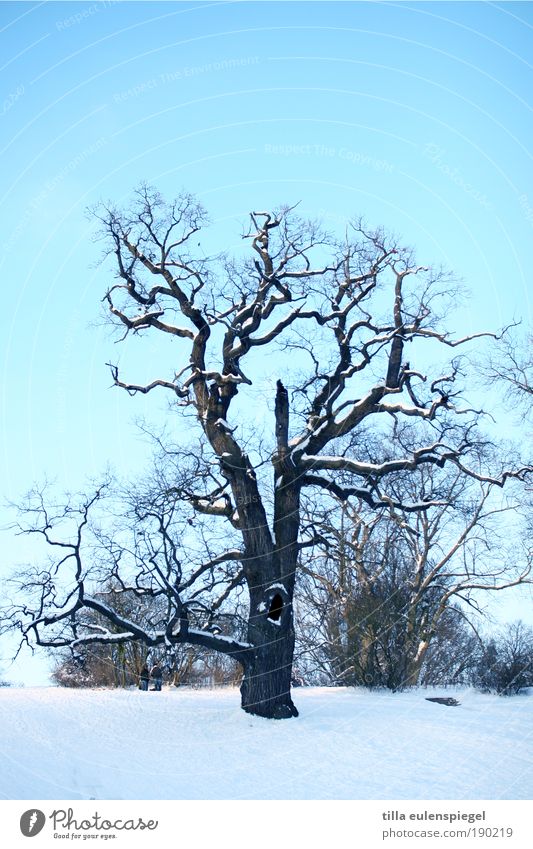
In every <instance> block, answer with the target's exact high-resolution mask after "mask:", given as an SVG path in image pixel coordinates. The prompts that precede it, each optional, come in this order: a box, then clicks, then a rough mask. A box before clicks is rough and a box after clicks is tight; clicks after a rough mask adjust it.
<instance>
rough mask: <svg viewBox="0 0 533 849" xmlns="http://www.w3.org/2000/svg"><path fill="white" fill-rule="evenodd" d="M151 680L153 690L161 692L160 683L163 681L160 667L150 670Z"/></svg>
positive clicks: (156, 666)
mask: <svg viewBox="0 0 533 849" xmlns="http://www.w3.org/2000/svg"><path fill="white" fill-rule="evenodd" d="M151 675H152V678H153V681H154V690H157V691H158V692H159V691H160V690H161V682H162V680H163V672H162V669H161V667H160V666H158V665H157V663H156V665H155V666H154V667H153V668H152V673H151Z"/></svg>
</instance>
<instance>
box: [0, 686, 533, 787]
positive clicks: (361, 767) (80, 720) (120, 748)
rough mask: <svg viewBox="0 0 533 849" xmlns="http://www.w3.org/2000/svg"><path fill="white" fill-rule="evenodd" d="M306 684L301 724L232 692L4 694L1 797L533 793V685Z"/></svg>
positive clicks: (0, 695) (0, 701)
mask: <svg viewBox="0 0 533 849" xmlns="http://www.w3.org/2000/svg"><path fill="white" fill-rule="evenodd" d="M433 695H450V691H448V692H445V693H443V692H442V691H429V690H417V691H413V692H408V693H398V694H393V693H389V692H377V693H369V692H366V691H364V690H359V691H358V690H349V689H324V688H309V689H307V688H302V689H298V690H296V691H295V693H294V698H295V702H296V703H297V705H298V708H299V710H300V717H299V719H296V720H284V721H279V722H276V721H269V720H265V719H260V718H257V717H251V716H248V715H247V714H245V713H243V712H242V711H241V710H240V708H239V693H238V691H237V690H189V689H180V690H176V689H173V690H168V689H164V690H163V692H162V693H154V692H148V693H142V692H140V691H138V690H129V691H122V690H104V689H100V690H90V691H87V690H77V691H76V690H66V689H60V688H52V687H50V688H28V689H11V688H9V689H1V690H0V761H1V762H2V769H1V770H0V798H3V799H91V798H94V799H376V800H377V799H531V798H532V797H533V691H530V693H529V694H528V695H523V696H518V697H515V698H499V697H497V696H489V695H482V694H479V693H476V692H473V691H471V690H460V691H454V692H453V694H452V695H454V696H455V697H456V698H457V699H458V700H459V701H460V702H461V704H460V706H459V707H445V706H443V705H439V704H434V703H431V702H428V701H426V700H425V697H426V696H433Z"/></svg>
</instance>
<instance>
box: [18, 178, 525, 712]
mask: <svg viewBox="0 0 533 849" xmlns="http://www.w3.org/2000/svg"><path fill="white" fill-rule="evenodd" d="M98 218H99V221H100V224H101V228H102V234H103V237H104V239H105V240H106V244H107V255H108V257H110V258H112V259H113V260H114V263H115V265H116V273H117V280H116V282H115V283H113V285H110V286H109V287H108V289H107V292H106V294H105V297H104V303H105V304H106V306H107V308H108V310H109V314H110V316H111V318H112V319H113V321H114V322H115V323H116V324H117V326H118V327H119V328H121V331H122V338H124V337H127V336H129V335H132V334H135V335H144V334H146V333H155V332H157V333H158V334H162V335H164V336H165V337H168V338H169V339H170V340H173V342H174V343H175V355H174V359H175V361H177V362H178V363H179V365H178V366H177V367H176V368H175V370H173V371H172V370H171V371H170V374H169V373H168V371H167V370H165V371H164V373H162V374H159V375H154V376H152V377H151V378H150V379H148V380H147V381H146V382H139V381H137V382H136V381H132V380H131V379H129V377H127V376H123V374H122V373H121V372H120V371H119V368H118V367H117V365H115V364H111V372H112V375H113V380H114V383H115V385H116V386H117V387H121V388H122V389H124V390H125V391H127V392H128V393H129V394H131V395H135V394H137V393H143V394H146V393H150V392H152V391H154V390H156V389H163V390H164V391H165V392H168V393H170V394H169V397H170V399H171V400H172V404H173V408H174V410H175V412H176V414H179V415H181V416H182V417H183V419H184V421H185V423H186V425H187V427H188V428H189V430H190V432H191V433H192V432H193V431H194V428H196V431H195V432H196V433H197V438H198V441H197V442H191V443H190V445H189V447H187V446H185V445H184V444H182V446H181V450H182V455H183V454H187V453H188V455H190V456H189V459H190V462H189V464H188V465H187V463H186V464H185V466H186V468H185V469H184V470H182V471H181V472H180V473H179V474H177V476H176V479H175V480H168V479H164V486H163V487H162V489H161V490H160V491H159V493H157V494H156V495H153V497H152V498H151V499H148V501H147V502H146V510H145V513H143V512H142V511H140V512H139V521H140V522H150V523H151V531H150V533H149V535H148V537H144V538H143V539H141V538H139V535H138V534H137V537H136V545H135V546H134V547H133V549H132V551H130V553H129V554H128V556H126V555H125V554H124V553H122V548H121V547H120V546H117V547H116V550H114V549H113V547H112V546H111V547H108V552H110V553H113V550H114V551H115V561H116V562H115V563H114V564H113V567H112V571H113V574H114V576H115V579H116V580H117V582H119V581H122V582H123V586H124V590H125V591H129V590H130V589H131V588H133V589H134V590H135V591H137V592H138V593H141V594H142V593H147V592H149V593H152V594H159V593H160V594H162V595H165V597H166V603H167V611H166V621H165V626H164V628H158V627H153V628H147V627H144V626H142V625H141V624H139V623H137V622H131V621H129V620H125V619H123V618H122V617H121V616H120V614H119V613H118V612H117V611H116V610H114V609H113V608H112V607H111V606H109V605H106V604H103V603H102V602H101V601H100V600H98V599H97V598H96V596H95V595H94V593H92V594H91V593H90V592H89V590H88V584H87V580H88V579H86V577H85V568H84V563H83V558H82V556H81V544H80V539H81V536H82V533H83V529H84V528H85V526H86V523H87V514H88V512H89V511H90V510H91V502H90V500H87V501H86V502H85V503H84V505H82V507H81V508H79V509H80V511H81V512H80V513H79V517H80V522H79V526H78V529H77V530H76V531H75V533H74V537H73V539H72V540H71V541H69V542H66V541H62V542H59V541H58V539H57V538H55V537H53V536H52V531H51V525H52V524H53V523H51V522H50V521H49V519H47V518H46V514H45V513H42V510H43V509H44V507H43V506H42V505H41V514H40V517H39V521H40V524H39V526H38V527H37V526H36V527H35V528H34V530H40V532H41V533H42V534H44V536H45V537H46V539H47V540H48V542H49V543H50V544H51V545H52V546H56V551H59V552H60V553H61V555H63V558H62V561H61V564H59V563H56V565H55V566H54V570H49V572H50V577H48V574H47V577H46V579H45V580H44V581H43V582H42V592H41V601H40V603H39V604H38V605H37V606H35V607H33V608H32V609H27V610H26V611H25V616H22V615H19V621H20V622H22V621H23V620H24V624H22V625H21V627H22V629H23V634H24V637H27V638H28V639H30V638H31V639H32V640H33V641H35V642H37V644H45V645H54V644H56V645H64V644H65V641H66V640H70V641H71V642H72V643H74V644H75V645H79V644H80V643H81V642H84V643H98V642H109V641H118V642H128V641H142V642H144V643H145V644H146V645H147V646H158V645H168V646H173V645H175V644H183V643H188V644H195V645H201V646H203V647H205V648H207V649H209V650H214V651H219V652H222V653H226V654H229V655H231V656H232V657H233V658H235V659H236V660H237V661H238V662H239V663H240V664H241V665H242V667H243V673H244V674H243V680H242V685H241V694H242V706H243V708H244V710H246V711H248V712H250V713H254V714H258V715H261V716H266V717H274V718H284V717H290V716H296V715H297V711H296V708H295V706H294V704H293V701H292V698H291V692H290V684H291V668H292V662H293V651H294V637H295V635H294V627H293V611H292V603H293V594H294V585H295V576H296V570H297V567H298V562H299V558H300V555H301V552H302V551H303V550H305V549H306V548H309V547H310V546H312V545H314V544H315V542H316V536H315V533H314V531H313V529H312V528H308V527H305V526H303V525H302V520H301V515H300V501H301V495H302V492H304V491H306V492H307V491H309V490H316V491H321V492H326V493H333V494H334V495H335V496H336V497H337V498H338V499H340V500H341V501H345V500H348V499H352V498H355V499H356V500H359V501H361V502H362V503H364V504H365V505H367V506H368V507H371V508H378V507H387V508H389V509H390V508H391V509H394V510H401V511H402V512H403V513H405V514H406V515H407V514H411V513H414V514H416V513H417V512H419V511H420V510H427V509H428V508H429V507H430V506H431V504H432V503H433V502H432V500H429V501H427V500H422V502H420V501H416V502H412V503H411V502H410V501H409V500H408V498H404V496H403V495H402V494H401V493H400V494H398V493H392V492H391V491H389V489H388V481H389V479H392V478H393V476H394V475H395V474H397V473H398V472H401V471H405V472H410V471H413V470H416V469H417V468H420V467H430V466H435V467H438V468H442V467H444V466H446V465H448V464H452V465H454V466H455V468H456V469H457V470H459V471H460V472H461V473H462V474H465V475H469V476H473V477H476V478H478V479H479V480H482V481H485V482H486V484H487V485H498V486H502V485H503V484H504V483H505V481H506V480H507V479H508V478H509V477H512V476H523V474H525V470H524V469H516V470H504V471H503V472H501V473H500V474H498V475H497V476H496V477H495V476H494V475H493V474H491V471H490V470H483V471H480V470H479V469H477V468H471V467H470V466H469V458H470V455H471V453H472V449H473V446H474V444H475V436H474V424H475V422H476V420H477V419H478V418H479V417H480V411H476V410H475V409H472V408H471V407H470V406H469V404H468V403H466V402H464V401H463V400H462V397H461V388H460V382H461V377H462V374H461V362H460V360H459V359H457V358H452V360H451V361H448V352H455V351H456V350H457V349H458V348H460V347H461V346H463V345H465V344H466V343H468V342H470V341H471V340H473V339H475V338H476V337H478V336H487V335H490V334H485V333H479V334H472V335H470V336H466V337H463V338H454V337H453V336H452V335H451V334H450V333H449V332H448V331H446V330H445V329H444V327H443V326H442V325H441V315H440V313H443V314H445V313H446V310H447V308H448V305H449V303H450V302H451V301H453V285H452V284H453V281H452V280H451V278H450V277H449V276H448V275H446V274H444V273H443V272H442V271H440V270H433V269H430V268H426V267H422V266H420V265H417V264H416V262H415V261H414V258H413V255H412V252H411V251H410V250H409V249H406V248H402V247H400V246H399V245H398V243H397V241H396V240H395V239H394V238H391V237H389V236H387V235H385V234H384V233H383V232H382V231H381V230H375V231H371V232H370V231H368V230H366V229H365V228H364V226H363V225H362V223H361V222H359V221H358V222H354V223H352V224H350V225H349V226H348V228H347V230H346V234H345V236H344V237H343V238H342V239H340V240H339V239H335V238H333V237H332V236H330V235H329V234H328V233H327V232H325V231H324V229H323V227H322V226H321V225H320V223H316V222H312V221H303V220H301V219H300V218H298V217H297V215H296V214H295V212H294V209H288V208H285V209H281V210H279V211H278V212H254V213H252V214H251V216H250V227H249V229H248V230H247V231H246V232H245V233H244V235H243V238H244V239H245V240H246V242H247V243H248V245H249V246H250V249H251V252H250V258H249V259H246V258H244V259H242V260H241V259H235V258H231V257H228V256H208V255H206V254H205V252H204V250H203V248H202V246H201V243H200V242H198V238H199V237H198V235H197V234H198V232H199V231H200V229H201V228H202V227H203V226H204V224H205V223H206V214H205V212H204V210H203V208H202V207H201V206H200V205H199V204H198V203H197V202H196V201H195V199H194V198H193V197H191V196H190V195H187V194H183V195H181V196H180V197H179V198H178V199H177V200H176V201H175V202H173V203H166V202H165V201H164V200H163V199H162V198H161V196H160V195H159V194H158V193H157V192H156V191H154V190H152V189H150V188H148V187H146V186H142V187H141V188H140V189H139V190H138V192H137V193H136V197H135V201H134V203H133V205H132V207H131V208H130V209H129V210H126V211H121V210H118V209H115V208H114V207H112V206H108V207H105V208H102V209H100V211H99V212H98ZM408 349H409V351H410V352H411V354H412V356H410V357H409V361H408V357H407V350H408ZM275 351H281V352H282V356H278V358H274V357H273V358H272V361H271V365H269V369H270V373H272V372H274V373H276V372H277V374H278V376H279V379H278V381H277V385H276V390H275V392H273V393H272V396H271V397H270V398H267V399H265V405H266V406H267V407H268V408H269V409H268V411H265V416H266V415H267V412H268V416H270V415H271V416H272V427H271V429H270V436H269V437H268V438H266V439H265V440H263V441H262V442H258V441H257V440H256V441H255V442H254V436H256V434H254V420H255V419H256V414H255V411H254V410H252V406H253V405H254V404H257V403H258V399H257V395H256V396H254V395H253V394H252V393H253V387H254V381H255V382H256V381H257V374H259V373H260V372H261V368H262V367H263V366H264V358H265V356H266V355H268V354H269V353H270V354H271V353H272V352H275ZM413 358H414V359H416V360H417V364H416V365H415V364H414V363H412V362H411V360H412V359H413ZM429 362H433V363H436V365H435V366H433V367H431V372H432V373H431V374H430V373H429V372H428V370H427V369H428V368H429V367H428V363H429ZM281 378H283V381H284V383H283V382H282V379H281ZM388 419H393V420H398V421H401V420H403V419H406V420H409V421H411V422H419V423H420V424H428V423H429V424H430V425H431V437H430V439H429V440H428V441H427V443H424V444H419V445H418V447H417V448H416V449H412V450H411V449H409V448H407V447H403V448H402V450H400V451H399V453H396V454H395V453H393V454H392V455H391V456H390V457H389V458H388V459H386V460H380V461H374V460H373V459H372V457H371V456H369V455H368V453H367V452H366V450H365V448H364V444H363V443H362V447H361V451H360V452H359V451H358V449H357V439H355V440H354V441H353V443H352V446H353V450H352V451H350V452H348V453H333V454H328V453H327V450H326V449H327V448H328V446H330V445H332V443H333V442H334V440H337V439H339V438H342V437H344V436H346V435H348V434H356V435H357V434H362V433H363V432H364V431H365V430H367V429H369V428H370V427H371V426H372V427H375V428H378V427H379V425H380V423H381V422H383V420H388ZM456 419H460V420H461V421H467V422H470V425H471V426H470V427H469V428H465V427H462V428H461V429H460V430H456V429H454V427H453V422H454V421H455V420H456ZM198 445H200V446H201V449H198V447H197V446H198ZM393 451H394V448H393ZM194 455H195V456H194ZM195 464H196V466H197V470H196V472H195V470H194V466H195ZM167 478H168V476H167ZM341 478H342V481H341ZM438 503H440V499H437V500H436V502H435V506H437V504H438ZM180 509H182V510H183V514H181V513H180ZM191 510H192V511H193V512H194V514H195V516H196V518H198V517H204V518H206V517H207V518H208V519H209V520H211V521H212V522H215V523H216V524H217V533H216V534H214V533H213V532H212V531H210V532H209V533H210V536H209V539H207V537H208V534H207V532H206V534H204V536H205V538H206V541H207V542H208V546H207V549H208V550H206V552H205V558H204V559H202V560H201V562H198V563H197V565H195V567H194V568H193V569H190V568H189V566H188V564H187V559H186V558H183V557H181V556H180V552H179V550H178V549H179V546H178V543H177V537H176V528H177V527H178V526H179V527H182V526H183V522H184V521H185V520H184V518H183V517H184V516H185V515H186V513H187V511H191ZM191 522H193V524H195V522H196V519H192V518H191ZM180 523H182V524H181V525H180ZM183 527H184V526H183ZM207 527H209V528H211V527H212V526H211V525H209V526H206V528H207ZM184 529H185V531H186V530H187V529H186V528H184ZM215 536H216V538H217V539H218V540H219V541H220V540H222V539H227V540H229V543H230V544H229V547H226V548H224V547H223V546H220V545H219V548H218V551H216V552H214V551H211V549H212V548H213V547H214V542H213V541H214V539H215ZM150 540H151V542H150ZM155 540H157V542H155ZM57 546H59V548H57ZM185 547H186V546H185ZM67 561H68V563H70V564H71V565H72V567H73V571H72V573H71V574H70V578H69V582H68V584H69V593H68V594H67V593H65V594H64V595H63V596H62V598H61V601H60V600H59V598H58V593H57V581H56V578H55V576H56V569H57V568H58V567H59V565H61V570H63V569H64V567H66V566H67V565H68V563H67ZM126 564H127V565H126ZM184 564H185V565H184ZM243 587H244V588H245V590H246V593H247V596H248V622H247V626H246V634H245V636H244V638H241V637H238V636H235V634H234V635H233V636H226V635H224V634H221V633H218V631H217V630H216V628H214V625H215V620H216V617H217V615H219V614H220V612H221V611H222V610H223V609H224V605H227V604H228V603H229V602H230V600H231V598H232V597H233V596H234V595H235V594H236V593H238V592H239V591H242V588H243ZM86 607H90V608H91V609H93V610H96V611H98V612H99V613H100V614H101V615H102V616H104V617H107V618H108V620H109V622H110V623H112V624H113V625H114V626H115V628H118V631H119V633H118V635H117V633H116V632H113V633H111V631H109V632H105V631H104V630H102V631H99V632H97V633H94V632H89V633H88V632H87V631H84V627H83V622H82V620H81V619H80V617H79V614H80V611H82V610H83V609H84V608H86ZM19 614H20V611H19ZM66 622H68V623H69V627H71V628H72V629H73V633H72V634H71V635H70V636H67V635H66V634H65V629H64V628H63V627H62V626H63V625H64V623H66ZM57 627H59V630H60V631H62V633H61V634H60V635H57V634H56V635H54V629H56V630H57ZM46 633H49V634H50V636H48V637H46V636H45V634H46Z"/></svg>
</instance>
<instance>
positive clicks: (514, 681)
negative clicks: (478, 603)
mask: <svg viewBox="0 0 533 849" xmlns="http://www.w3.org/2000/svg"><path fill="white" fill-rule="evenodd" d="M474 680H475V683H476V685H477V686H478V687H479V689H480V690H482V691H483V692H495V693H500V694H501V695H505V696H510V695H514V694H516V693H518V692H520V690H522V689H523V688H524V687H533V629H532V628H530V627H528V626H526V625H524V623H523V622H513V623H512V624H511V625H508V626H507V628H506V629H504V630H502V632H501V633H500V634H498V635H497V636H496V637H493V638H490V639H489V640H488V641H487V643H486V645H485V648H484V651H483V652H482V654H481V657H480V660H479V665H478V668H477V670H476V673H475V677H474Z"/></svg>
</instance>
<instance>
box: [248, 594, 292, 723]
mask: <svg viewBox="0 0 533 849" xmlns="http://www.w3.org/2000/svg"><path fill="white" fill-rule="evenodd" d="M287 583H288V582H287V581H284V582H281V581H279V582H278V581H275V582H274V583H272V584H271V585H269V586H267V587H265V588H263V587H262V586H259V587H256V588H251V591H250V619H249V625H248V641H249V642H250V643H251V644H252V646H253V648H252V649H250V652H249V654H248V657H247V660H246V662H245V664H244V677H243V680H242V684H241V697H242V700H241V704H242V708H243V710H245V711H247V713H252V714H255V715H256V716H264V717H267V718H269V719H288V718H290V717H292V716H298V711H297V710H296V707H295V706H294V704H293V701H292V698H291V677H292V661H293V654H294V626H293V613H292V593H293V588H292V586H289V587H287Z"/></svg>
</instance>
